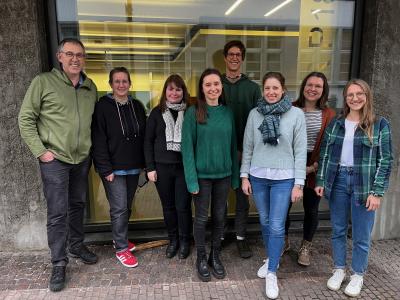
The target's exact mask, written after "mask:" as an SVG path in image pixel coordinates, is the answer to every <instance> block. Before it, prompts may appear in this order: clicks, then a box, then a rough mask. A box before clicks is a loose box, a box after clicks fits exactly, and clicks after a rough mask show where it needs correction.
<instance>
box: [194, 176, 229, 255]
mask: <svg viewBox="0 0 400 300" xmlns="http://www.w3.org/2000/svg"><path fill="white" fill-rule="evenodd" d="M230 185H231V177H230V176H228V177H225V178H221V179H199V187H200V190H199V193H198V194H197V195H194V197H193V199H194V206H195V218H194V240H195V242H196V248H197V253H205V251H206V248H205V243H206V226H207V221H208V208H209V206H210V201H211V202H212V205H211V218H212V246H213V247H214V248H216V249H219V248H221V237H222V234H223V230H224V219H225V209H226V201H227V198H228V193H229V188H230Z"/></svg>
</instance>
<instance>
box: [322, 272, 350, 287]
mask: <svg viewBox="0 0 400 300" xmlns="http://www.w3.org/2000/svg"><path fill="white" fill-rule="evenodd" d="M345 277H346V272H345V270H344V269H334V270H333V275H332V277H331V278H329V280H328V282H327V284H326V286H327V287H328V289H330V290H332V291H338V290H339V289H340V286H341V285H342V282H343V280H344V278H345Z"/></svg>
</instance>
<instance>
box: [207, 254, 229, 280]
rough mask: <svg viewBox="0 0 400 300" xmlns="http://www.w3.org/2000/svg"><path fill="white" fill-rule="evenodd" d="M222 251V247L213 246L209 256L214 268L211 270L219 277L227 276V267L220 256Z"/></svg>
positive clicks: (209, 261)
mask: <svg viewBox="0 0 400 300" xmlns="http://www.w3.org/2000/svg"><path fill="white" fill-rule="evenodd" d="M220 253H221V250H220V249H214V248H211V252H210V256H209V257H208V264H209V265H210V267H211V268H212V269H211V271H212V273H213V275H214V276H215V277H216V278H218V279H222V278H225V275H226V272H225V268H224V266H223V264H222V262H221V259H220V257H219V256H220Z"/></svg>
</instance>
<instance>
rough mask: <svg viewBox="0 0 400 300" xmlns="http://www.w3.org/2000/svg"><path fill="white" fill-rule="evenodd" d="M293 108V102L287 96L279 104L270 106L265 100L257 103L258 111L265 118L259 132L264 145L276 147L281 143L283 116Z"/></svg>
mask: <svg viewBox="0 0 400 300" xmlns="http://www.w3.org/2000/svg"><path fill="white" fill-rule="evenodd" d="M291 107H292V101H290V99H289V97H288V96H287V95H286V94H285V95H284V96H283V98H282V99H281V100H279V102H277V103H274V104H269V103H268V102H267V101H266V100H265V99H264V98H261V99H260V100H258V102H257V111H258V112H259V113H260V114H262V115H263V116H264V120H263V122H262V123H261V125H260V127H258V130H260V131H261V135H262V139H263V142H264V144H266V143H268V144H270V145H273V146H276V145H278V143H279V136H280V135H281V133H280V131H279V124H280V118H281V115H282V114H283V113H285V112H287V111H288V110H289V109H290V108H291Z"/></svg>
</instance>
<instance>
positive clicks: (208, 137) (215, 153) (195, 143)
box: [182, 105, 239, 193]
mask: <svg viewBox="0 0 400 300" xmlns="http://www.w3.org/2000/svg"><path fill="white" fill-rule="evenodd" d="M182 158H183V166H184V169H185V179H186V184H187V187H188V190H189V192H191V193H193V192H196V191H199V183H198V178H203V179H218V178H224V177H227V176H232V179H231V185H232V188H234V189H235V188H238V187H239V164H238V159H237V149H236V137H235V125H234V121H233V115H232V112H231V110H230V109H229V108H228V107H226V106H225V105H220V106H207V123H205V124H199V123H197V121H196V110H195V107H194V106H192V107H190V108H189V109H188V110H187V112H186V114H185V119H184V121H183V128H182Z"/></svg>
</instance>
